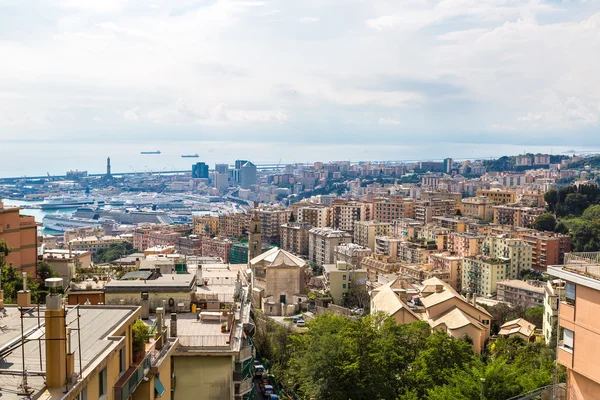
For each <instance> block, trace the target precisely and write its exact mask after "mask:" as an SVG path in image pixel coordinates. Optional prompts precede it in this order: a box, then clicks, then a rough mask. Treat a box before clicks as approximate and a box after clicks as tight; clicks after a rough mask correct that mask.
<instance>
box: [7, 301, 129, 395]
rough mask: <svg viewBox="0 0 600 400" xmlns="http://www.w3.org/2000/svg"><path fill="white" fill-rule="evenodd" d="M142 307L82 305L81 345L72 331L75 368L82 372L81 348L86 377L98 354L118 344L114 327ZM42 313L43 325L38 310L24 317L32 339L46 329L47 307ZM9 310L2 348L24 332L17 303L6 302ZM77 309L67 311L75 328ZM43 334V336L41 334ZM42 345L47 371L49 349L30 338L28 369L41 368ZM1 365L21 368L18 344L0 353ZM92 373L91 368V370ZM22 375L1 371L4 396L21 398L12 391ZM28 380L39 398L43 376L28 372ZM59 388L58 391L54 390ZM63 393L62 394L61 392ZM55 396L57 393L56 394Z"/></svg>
mask: <svg viewBox="0 0 600 400" xmlns="http://www.w3.org/2000/svg"><path fill="white" fill-rule="evenodd" d="M139 309H140V308H139V307H132V306H79V313H80V316H81V320H80V325H81V349H80V348H79V341H78V340H77V333H75V332H73V333H71V337H72V339H73V340H71V346H72V350H73V351H74V352H75V354H76V356H75V359H76V361H75V371H76V372H79V352H80V350H81V366H82V369H83V371H84V372H83V373H84V377H85V374H86V372H85V370H86V369H87V368H89V367H92V366H93V365H94V364H95V363H97V362H100V361H101V360H100V359H99V358H98V357H99V356H100V355H101V354H102V353H103V352H105V351H107V350H108V349H109V348H111V347H114V346H116V345H117V344H118V341H115V340H109V339H108V337H109V336H111V335H113V334H115V333H116V332H115V330H116V329H117V328H118V327H119V326H120V325H121V324H123V323H124V322H125V321H127V320H128V319H129V318H131V317H133V316H134V315H135V314H136V313H137V312H138V311H139ZM40 313H41V320H40V322H41V327H40V329H38V328H37V311H35V309H34V311H32V312H30V313H27V314H25V315H26V316H28V318H24V320H23V322H24V331H25V332H26V333H27V332H31V335H30V336H29V338H30V339H32V338H37V337H40V336H41V335H43V334H44V331H45V326H44V324H45V322H44V308H43V307H42V308H40ZM6 314H7V317H5V318H4V319H3V320H2V322H3V324H4V325H2V326H3V329H2V330H0V352H2V351H3V350H5V349H7V348H8V347H9V346H10V344H11V342H13V341H15V340H19V338H20V335H21V328H20V323H21V321H20V317H19V311H18V308H17V307H15V306H7V307H6ZM76 317H77V312H76V310H75V309H73V308H70V309H68V311H67V318H66V322H67V324H68V325H69V326H70V327H72V328H77V323H76ZM41 337H42V338H43V337H44V336H41ZM40 345H41V355H42V359H41V370H42V372H45V371H46V351H45V341H44V340H41V341H38V340H31V341H29V342H26V343H25V366H26V369H27V370H29V371H39V370H40ZM0 369H1V370H9V371H10V370H15V371H18V370H22V369H23V362H22V358H21V347H18V348H15V349H13V350H11V351H9V352H8V354H6V355H5V356H4V357H0ZM88 373H89V372H88ZM21 379H22V377H21V376H18V375H16V376H10V375H0V389H3V390H2V391H1V393H2V395H3V397H2V399H3V400H4V399H11V400H12V399H15V400H16V399H22V398H23V397H22V396H18V395H16V394H14V393H12V391H13V390H14V391H16V390H17V388H18V386H19V384H20V383H21ZM27 381H28V384H29V385H30V386H31V388H32V389H33V390H34V393H33V394H32V398H37V397H36V395H38V394H40V392H42V391H43V390H44V388H45V384H44V379H43V377H41V376H28V378H27ZM63 390H64V387H63V388H58V389H56V390H55V389H52V390H51V393H52V395H57V397H56V398H59V397H61V396H62V391H63ZM56 391H58V392H57V393H55V392H56ZM58 393H60V396H59V395H58ZM53 398H54V397H53Z"/></svg>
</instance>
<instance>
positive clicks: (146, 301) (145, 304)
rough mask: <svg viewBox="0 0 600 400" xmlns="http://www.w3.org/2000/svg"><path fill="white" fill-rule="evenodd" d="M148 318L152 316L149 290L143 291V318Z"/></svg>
mask: <svg viewBox="0 0 600 400" xmlns="http://www.w3.org/2000/svg"><path fill="white" fill-rule="evenodd" d="M157 312H158V309H157ZM148 318H150V300H149V298H148V292H142V319H148Z"/></svg>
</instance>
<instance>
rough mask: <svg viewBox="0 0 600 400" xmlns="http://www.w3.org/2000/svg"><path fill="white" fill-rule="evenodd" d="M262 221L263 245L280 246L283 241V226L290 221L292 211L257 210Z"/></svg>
mask: <svg viewBox="0 0 600 400" xmlns="http://www.w3.org/2000/svg"><path fill="white" fill-rule="evenodd" d="M255 213H256V215H257V217H258V219H259V220H260V223H261V229H262V241H263V243H267V244H272V245H275V246H279V243H280V241H281V225H283V224H287V223H288V222H289V220H290V215H291V214H292V211H291V210H287V209H271V208H261V209H258V210H255Z"/></svg>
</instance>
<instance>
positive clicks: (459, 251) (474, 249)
mask: <svg viewBox="0 0 600 400" xmlns="http://www.w3.org/2000/svg"><path fill="white" fill-rule="evenodd" d="M484 240H485V236H484V235H478V234H475V233H464V232H450V233H448V247H447V248H448V251H449V252H451V253H452V254H454V255H456V256H457V257H471V256H476V255H478V254H481V250H482V248H483V241H484Z"/></svg>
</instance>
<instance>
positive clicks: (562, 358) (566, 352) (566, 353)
mask: <svg viewBox="0 0 600 400" xmlns="http://www.w3.org/2000/svg"><path fill="white" fill-rule="evenodd" d="M557 361H558V362H559V364H561V365H564V366H565V367H567V368H573V350H572V349H569V348H567V347H564V346H563V345H562V341H559V343H558V353H557Z"/></svg>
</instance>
